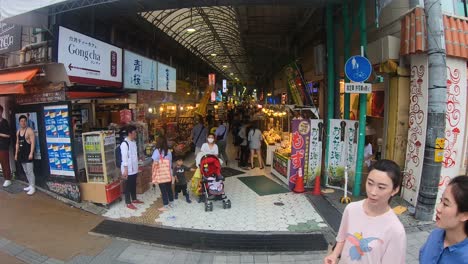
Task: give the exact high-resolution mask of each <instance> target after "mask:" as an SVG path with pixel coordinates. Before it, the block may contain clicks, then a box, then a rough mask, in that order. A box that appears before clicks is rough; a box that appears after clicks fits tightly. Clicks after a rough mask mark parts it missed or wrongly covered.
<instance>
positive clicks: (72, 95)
mask: <svg viewBox="0 0 468 264" xmlns="http://www.w3.org/2000/svg"><path fill="white" fill-rule="evenodd" d="M121 96H122V94H121V93H105V92H92V91H83V92H67V98H68V99H97V98H110V97H121Z"/></svg>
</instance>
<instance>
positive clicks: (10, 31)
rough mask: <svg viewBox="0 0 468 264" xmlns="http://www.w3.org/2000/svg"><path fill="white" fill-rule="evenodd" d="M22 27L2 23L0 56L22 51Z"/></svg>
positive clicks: (0, 28) (0, 25)
mask: <svg viewBox="0 0 468 264" xmlns="http://www.w3.org/2000/svg"><path fill="white" fill-rule="evenodd" d="M21 33H22V29H21V26H18V25H10V24H5V23H0V54H4V53H8V52H12V51H18V50H20V49H21V35H22V34H21Z"/></svg>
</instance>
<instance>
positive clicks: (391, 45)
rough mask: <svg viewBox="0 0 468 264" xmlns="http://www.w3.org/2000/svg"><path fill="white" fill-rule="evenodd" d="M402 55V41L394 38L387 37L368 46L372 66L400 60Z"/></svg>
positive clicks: (368, 55)
mask: <svg viewBox="0 0 468 264" xmlns="http://www.w3.org/2000/svg"><path fill="white" fill-rule="evenodd" d="M399 55H400V39H399V38H397V37H394V36H385V37H383V38H380V39H378V40H376V41H374V42H371V43H369V45H368V46H367V57H368V58H369V60H370V62H371V63H372V64H377V63H382V62H386V61H388V60H398V59H399V57H400V56H399Z"/></svg>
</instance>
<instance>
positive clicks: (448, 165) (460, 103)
mask: <svg viewBox="0 0 468 264" xmlns="http://www.w3.org/2000/svg"><path fill="white" fill-rule="evenodd" d="M466 71H467V69H466V61H465V60H461V59H455V58H447V108H446V114H445V118H446V119H445V147H444V155H443V161H442V169H441V171H440V181H439V191H438V193H437V200H436V201H439V200H440V198H441V197H442V194H443V193H444V191H445V188H446V187H447V185H448V183H449V182H450V180H451V179H452V178H454V177H456V176H458V175H459V173H460V168H462V167H463V164H462V163H463V139H464V138H465V133H466V132H465V129H464V128H465V126H466V117H467V114H466V100H467V94H466V93H467V90H466V89H463V88H462V87H465V85H466V82H467V81H466V78H467V74H466ZM461 88H462V89H461ZM434 220H435V210H434Z"/></svg>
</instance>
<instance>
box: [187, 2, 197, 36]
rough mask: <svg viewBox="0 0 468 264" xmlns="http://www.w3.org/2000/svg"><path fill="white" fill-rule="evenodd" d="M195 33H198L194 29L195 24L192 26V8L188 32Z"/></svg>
mask: <svg viewBox="0 0 468 264" xmlns="http://www.w3.org/2000/svg"><path fill="white" fill-rule="evenodd" d="M195 31H196V29H195V28H193V24H192V8H190V27H189V28H187V32H188V33H193V32H195Z"/></svg>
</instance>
